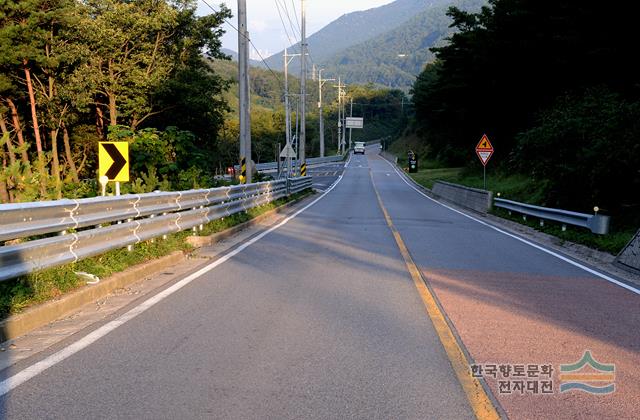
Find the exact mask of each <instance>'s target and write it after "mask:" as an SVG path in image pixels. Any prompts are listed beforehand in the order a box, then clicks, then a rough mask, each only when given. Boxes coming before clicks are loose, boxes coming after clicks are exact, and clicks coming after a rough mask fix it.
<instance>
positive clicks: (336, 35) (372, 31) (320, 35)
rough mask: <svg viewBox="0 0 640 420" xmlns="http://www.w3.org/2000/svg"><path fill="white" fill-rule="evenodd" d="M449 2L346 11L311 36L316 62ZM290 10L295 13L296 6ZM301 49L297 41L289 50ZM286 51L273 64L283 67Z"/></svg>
mask: <svg viewBox="0 0 640 420" xmlns="http://www.w3.org/2000/svg"><path fill="white" fill-rule="evenodd" d="M448 2H450V0H429V1H427V0H396V1H395V2H393V3H390V4H387V5H384V6H381V7H377V8H374V9H369V10H365V11H360V12H353V13H348V14H346V15H343V16H342V17H340V18H338V19H336V20H335V21H333V22H331V23H330V24H329V25H327V26H325V27H324V28H322V29H321V30H320V31H318V32H316V33H315V34H313V35H311V36H310V37H309V38H308V43H309V49H310V50H311V52H312V54H313V56H312V58H313V60H314V61H315V62H316V63H324V62H325V61H326V60H327V59H329V58H330V57H331V56H332V55H334V54H336V53H338V52H339V51H341V50H344V49H346V48H348V47H350V46H352V45H356V44H359V43H361V42H364V41H367V40H369V39H371V38H374V37H376V36H378V35H380V34H383V33H385V32H388V31H390V30H393V29H395V28H397V27H399V26H400V25H402V24H404V23H405V22H406V21H408V20H409V19H411V18H412V17H413V16H415V15H416V14H418V13H420V12H422V11H423V10H425V9H427V8H430V7H434V6H437V5H441V4H446V3H448ZM289 12H290V13H291V14H293V11H292V10H290V11H289ZM291 18H292V19H294V16H291ZM299 49H300V45H299V44H296V45H295V46H294V47H292V48H291V50H290V51H289V52H292V51H299ZM283 52H284V51H280V52H279V53H277V54H274V55H273V56H271V57H269V58H268V59H267V63H268V64H269V66H271V67H272V68H276V69H279V70H282V69H283V61H282V54H283ZM291 71H292V72H297V73H299V72H300V66H299V64H298V63H297V60H294V62H293V63H292V66H291Z"/></svg>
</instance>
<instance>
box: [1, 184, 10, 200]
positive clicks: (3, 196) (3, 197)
mask: <svg viewBox="0 0 640 420" xmlns="http://www.w3.org/2000/svg"><path fill="white" fill-rule="evenodd" d="M10 202H11V199H10V198H9V191H7V184H6V183H5V182H4V180H2V179H0V203H10Z"/></svg>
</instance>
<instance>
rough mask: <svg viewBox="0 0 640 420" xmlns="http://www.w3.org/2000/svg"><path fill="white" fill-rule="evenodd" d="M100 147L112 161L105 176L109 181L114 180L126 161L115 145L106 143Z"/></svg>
mask: <svg viewBox="0 0 640 420" xmlns="http://www.w3.org/2000/svg"><path fill="white" fill-rule="evenodd" d="M102 147H104V150H106V151H107V153H109V156H111V159H113V163H112V164H111V167H110V168H109V170H108V171H107V173H106V174H105V175H106V176H107V178H109V179H115V178H116V177H117V176H118V174H119V173H120V171H121V170H122V168H124V165H126V164H127V160H126V159H125V158H124V156H122V153H120V150H118V148H117V147H116V145H115V144H111V143H107V144H103V145H102Z"/></svg>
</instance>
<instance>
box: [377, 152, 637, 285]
mask: <svg viewBox="0 0 640 420" xmlns="http://www.w3.org/2000/svg"><path fill="white" fill-rule="evenodd" d="M381 159H382V160H383V161H384V162H386V163H387V164H388V165H389V166H391V167H392V168H393V170H394V171H395V172H396V174H398V176H399V177H400V179H402V181H404V183H405V184H407V185H408V186H409V187H411V188H412V189H413V190H414V191H416V192H417V193H418V194H420V195H422V196H423V197H425V198H427V199H429V200H431V201H433V202H434V203H437V204H439V205H441V206H442V207H445V208H447V209H449V210H451V211H453V212H456V213H458V214H460V215H462V216H464V217H466V218H468V219H471V220H473V221H475V222H478V223H480V224H481V225H484V226H486V227H488V228H491V229H493V230H495V231H497V232H500V233H502V234H503V235H507V236H509V237H510V238H513V239H516V240H518V241H520V242H522V243H525V244H527V245H529V246H532V247H534V248H536V249H538V250H540V251H542V252H545V253H547V254H549V255H552V256H554V257H556V258H558V259H561V260H562V261H564V262H567V263H569V264H571V265H573V266H574V267H578V268H580V269H582V270H584V271H586V272H587V273H591V274H593V275H594V276H597V277H600V278H601V279H603V280H606V281H608V282H610V283H613V284H615V285H616V286H620V287H622V288H624V289H627V290H629V291H630V292H633V293H635V294H637V295H640V289H638V288H636V287H633V286H631V285H629V284H626V283H623V282H621V281H619V280H616V279H614V278H613V277H609V276H607V275H606V274H603V273H600V272H599V271H596V270H593V269H591V268H589V267H587V266H585V265H582V264H580V263H579V262H576V261H573V260H571V259H569V258H567V257H565V256H563V255H560V254H558V253H556V252H554V251H551V250H550V249H547V248H544V247H542V246H540V245H538V244H535V243H533V242H530V241H528V240H526V239H524V238H521V237H519V236H517V235H514V234H512V233H509V232H506V231H504V230H502V229H500V228H497V227H495V226H493V225H491V224H489V223H487V222H483V221H482V220H479V219H476V218H475V217H473V216H470V215H468V214H466V213H463V212H461V211H459V210H456V209H454V208H453V207H449V206H447V205H446V204H444V203H441V202H439V201H437V200H434V199H433V198H431V197H429V196H428V195H426V194H425V193H423V192H422V191H420V190H419V189H418V188H416V187H415V186H414V185H411V183H410V182H409V181H407V180H406V178H405V177H404V175H403V174H401V173H400V172H398V169H396V167H394V166H393V165H392V164H391V162H389V161H388V160H386V159H384V158H381Z"/></svg>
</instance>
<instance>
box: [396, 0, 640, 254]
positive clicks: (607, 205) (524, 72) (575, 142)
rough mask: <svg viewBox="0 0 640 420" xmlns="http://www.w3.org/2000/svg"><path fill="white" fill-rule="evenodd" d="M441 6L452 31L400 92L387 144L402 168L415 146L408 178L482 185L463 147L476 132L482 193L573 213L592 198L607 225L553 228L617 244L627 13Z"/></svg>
mask: <svg viewBox="0 0 640 420" xmlns="http://www.w3.org/2000/svg"><path fill="white" fill-rule="evenodd" d="M448 15H449V17H450V18H451V19H452V22H453V23H452V27H453V28H454V29H455V31H454V33H453V34H452V35H451V36H450V38H449V42H448V43H446V44H444V45H441V46H438V47H437V48H433V49H432V51H433V53H434V54H435V60H434V61H433V62H431V63H429V64H427V65H426V66H425V68H424V70H423V71H422V73H421V74H420V75H419V77H418V78H417V80H416V82H415V84H414V86H413V89H412V92H411V93H412V94H413V97H412V101H413V109H412V111H413V112H414V114H413V118H412V119H411V120H410V122H409V125H408V127H407V129H406V130H405V131H404V132H403V134H402V135H401V136H400V137H399V138H398V139H397V140H396V141H395V142H394V143H393V144H391V145H390V147H389V151H390V152H392V153H395V154H396V155H397V156H398V157H399V164H400V165H401V166H402V167H406V152H407V150H410V149H411V150H414V151H415V152H416V153H417V154H418V157H419V165H420V168H421V170H420V172H419V173H417V174H415V175H413V176H414V179H416V180H417V181H418V182H420V183H421V184H423V185H425V186H426V187H429V188H430V187H431V186H432V185H433V182H434V181H435V180H437V179H441V180H444V181H449V182H454V183H458V184H462V185H467V186H470V187H476V188H482V186H483V180H482V165H481V163H480V162H479V160H478V158H477V156H476V154H475V151H474V148H475V146H476V144H477V143H478V142H479V140H480V138H481V137H482V135H483V134H487V135H488V136H489V138H490V139H491V141H492V143H493V146H494V148H495V154H494V156H493V157H492V158H491V160H490V161H489V164H488V166H487V188H488V189H489V190H491V191H493V192H494V193H496V194H497V193H500V195H501V197H503V198H507V199H512V200H516V201H521V202H525V203H530V204H535V205H541V206H545V207H554V208H561V209H566V210H573V211H578V212H583V213H590V212H593V209H594V207H596V206H597V207H599V209H600V213H602V214H606V215H609V216H611V218H612V232H611V234H609V235H605V236H598V235H593V234H591V233H589V232H588V231H586V232H584V234H582V232H579V233H576V234H575V235H574V234H573V233H572V232H575V228H569V230H570V231H571V232H569V231H567V232H560V233H559V232H555V233H554V234H557V236H559V237H562V238H566V239H567V240H574V241H575V242H579V243H584V244H587V245H589V246H593V247H596V248H599V249H603V250H606V251H608V252H612V253H616V252H618V251H619V250H620V249H621V248H622V247H623V246H624V245H625V244H626V242H627V240H628V239H630V238H631V236H632V235H633V234H634V233H635V232H636V231H637V229H638V227H640V193H639V191H640V171H638V168H639V167H640V166H639V165H638V162H640V142H639V141H638V139H639V138H640V125H639V124H638V121H640V67H639V65H638V63H637V60H633V58H632V57H631V55H630V54H629V51H632V50H633V48H634V44H633V39H634V37H635V34H634V32H633V29H632V28H633V26H634V25H633V16H634V14H633V13H630V10H627V8H626V7H621V8H602V7H601V5H598V4H596V3H584V2H580V1H578V0H562V1H557V2H555V3H553V4H549V3H545V2H539V1H535V0H523V1H515V2H514V1H510V0H490V1H489V2H488V6H486V7H484V8H482V10H481V11H479V12H477V13H471V12H467V11H464V10H463V9H462V8H456V7H452V8H450V9H449V12H448ZM501 215H502V214H501ZM536 222H537V221H536ZM545 229H547V228H545ZM549 229H552V228H548V229H547V230H549ZM549 231H550V232H551V231H552V230H549ZM569 236H571V237H570V238H569Z"/></svg>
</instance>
